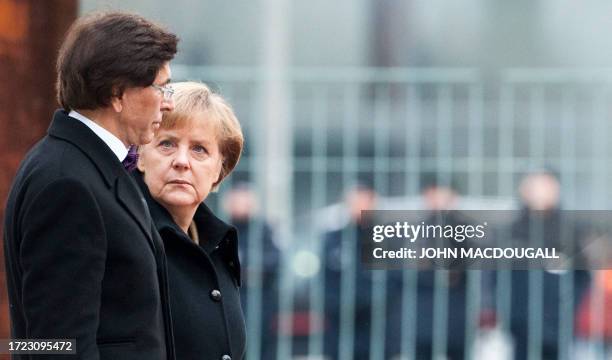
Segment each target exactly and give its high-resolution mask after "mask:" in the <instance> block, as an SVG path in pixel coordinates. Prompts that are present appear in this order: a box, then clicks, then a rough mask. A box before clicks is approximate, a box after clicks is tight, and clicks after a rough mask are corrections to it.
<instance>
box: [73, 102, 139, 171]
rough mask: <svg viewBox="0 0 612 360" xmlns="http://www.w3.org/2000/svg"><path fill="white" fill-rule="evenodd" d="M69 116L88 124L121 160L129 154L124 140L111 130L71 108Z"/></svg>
mask: <svg viewBox="0 0 612 360" xmlns="http://www.w3.org/2000/svg"><path fill="white" fill-rule="evenodd" d="M68 116H70V117H72V118H75V119H77V120H79V121H80V122H82V123H83V124H85V125H87V127H88V128H90V129H91V131H93V132H94V133H95V134H96V135H98V137H99V138H100V139H102V141H104V143H105V144H106V145H108V147H109V148H110V149H111V150H112V151H113V153H115V155H117V158H118V159H119V161H123V160H124V159H125V157H126V156H127V154H128V149H127V148H126V147H125V145H124V144H123V142H122V141H121V140H119V138H118V137H116V136H115V135H113V134H112V133H111V132H110V131H108V130H106V129H105V128H103V127H102V126H100V125H98V124H96V123H95V122H94V121H92V120H90V119H88V118H86V117H85V116H83V115H81V114H79V113H78V112H76V111H74V110H71V111H70V113H69V114H68Z"/></svg>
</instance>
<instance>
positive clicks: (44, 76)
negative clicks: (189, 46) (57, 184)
mask: <svg viewBox="0 0 612 360" xmlns="http://www.w3.org/2000/svg"><path fill="white" fill-rule="evenodd" d="M77 10H78V1H77V0H45V1H38V0H0V154H1V155H0V219H4V209H5V205H6V196H7V193H8V191H9V188H10V185H11V182H12V179H13V176H14V175H15V172H16V171H17V167H18V165H19V162H20V161H21V159H22V158H23V156H24V155H25V153H26V152H27V151H28V149H29V148H30V147H31V146H32V145H33V144H34V143H35V142H36V141H37V140H38V139H40V138H41V137H42V136H43V135H44V133H45V131H46V129H47V127H48V126H49V122H50V120H51V115H52V114H53V111H54V110H55V109H56V108H57V107H58V104H57V101H56V98H55V59H56V56H57V51H58V48H59V46H60V44H61V41H62V38H63V36H64V33H65V32H66V30H67V29H68V27H69V26H70V24H71V23H72V22H73V21H74V19H75V18H76V16H77ZM2 228H3V220H0V233H3V232H2V231H3V230H2ZM2 238H3V236H2ZM1 251H2V247H0V252H1ZM0 273H1V274H0V338H3V339H6V338H8V337H9V321H8V305H7V304H8V301H7V294H6V282H5V273H4V256H1V257H0Z"/></svg>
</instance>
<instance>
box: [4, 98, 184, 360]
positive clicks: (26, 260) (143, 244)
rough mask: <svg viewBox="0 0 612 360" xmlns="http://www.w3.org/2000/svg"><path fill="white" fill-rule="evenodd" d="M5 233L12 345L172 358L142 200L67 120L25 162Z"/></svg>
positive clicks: (162, 285) (159, 257)
mask: <svg viewBox="0 0 612 360" xmlns="http://www.w3.org/2000/svg"><path fill="white" fill-rule="evenodd" d="M4 229H5V230H4V231H5V233H4V251H5V258H6V274H7V284H8V293H9V302H10V315H11V331H12V337H13V338H30V339H52V338H64V339H70V338H73V339H76V350H77V354H78V356H74V355H71V356H67V357H66V358H69V359H77V358H78V359H88V360H89V359H93V360H96V359H112V360H122V359H130V360H137V359H146V360H156V359H160V360H162V359H163V360H166V359H173V358H174V353H173V340H172V332H171V329H170V325H171V323H170V313H169V304H168V294H167V279H166V264H165V257H164V249H163V244H162V242H161V239H160V238H159V234H158V233H157V232H156V231H155V229H154V228H153V225H152V222H151V219H150V215H149V213H148V210H147V208H146V204H145V203H144V199H143V198H142V195H141V193H140V191H139V189H138V188H137V186H136V184H135V183H134V181H133V179H132V178H131V177H130V175H129V174H128V173H127V172H126V171H125V170H124V168H123V166H122V165H121V163H120V162H119V160H118V159H117V157H116V155H115V154H114V153H113V152H112V151H111V150H110V148H109V147H108V146H107V145H106V144H105V143H104V142H103V141H102V140H101V139H100V138H99V137H97V136H96V135H95V134H94V133H93V132H92V131H91V130H90V129H89V128H88V127H87V126H85V125H84V124H83V123H81V122H79V121H78V120H76V119H73V118H70V117H68V115H67V113H66V112H64V111H61V110H59V111H57V112H56V113H55V115H54V119H53V122H52V124H51V126H50V128H49V131H48V135H47V136H46V137H45V138H43V139H42V140H41V141H40V142H39V143H38V144H37V145H36V146H35V147H34V148H33V149H32V150H31V151H30V152H29V154H28V155H27V156H26V158H25V160H24V161H23V162H22V164H21V166H20V169H19V171H18V173H17V176H16V177H15V180H14V183H13V186H12V189H11V192H10V194H9V198H8V203H7V207H6V217H5V227H4ZM16 358H19V359H29V356H26V355H22V356H21V357H16ZM36 358H37V359H39V358H41V357H38V356H37V357H36ZM49 358H50V359H60V358H63V357H61V356H57V355H52V356H50V357H49Z"/></svg>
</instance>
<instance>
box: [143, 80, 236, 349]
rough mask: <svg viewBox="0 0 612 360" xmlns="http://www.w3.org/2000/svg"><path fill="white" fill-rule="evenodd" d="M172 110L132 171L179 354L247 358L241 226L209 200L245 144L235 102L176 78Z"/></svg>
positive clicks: (233, 165) (145, 147)
mask: <svg viewBox="0 0 612 360" xmlns="http://www.w3.org/2000/svg"><path fill="white" fill-rule="evenodd" d="M173 90H174V102H175V110H174V111H173V112H171V113H168V114H164V117H163V120H162V123H161V126H160V128H159V130H157V131H156V133H155V137H154V139H153V141H152V142H151V143H150V144H147V145H144V146H142V147H141V148H140V156H139V159H138V163H137V166H138V170H139V171H137V172H134V177H135V179H136V180H137V182H138V184H139V185H140V187H141V190H142V192H143V193H144V194H145V199H146V202H147V204H148V207H149V211H150V213H151V217H152V218H153V221H154V224H155V227H156V228H157V231H159V234H160V235H161V237H162V239H163V242H164V246H165V249H166V254H167V259H168V260H167V262H168V278H169V280H168V283H169V289H170V304H171V310H172V320H173V330H174V336H175V343H176V356H177V359H181V360H183V359H184V360H189V359H194V360H195V359H223V360H231V359H242V358H243V356H244V353H245V345H246V336H245V324H244V317H243V313H242V308H241V304H240V295H239V287H240V262H239V259H238V237H237V233H236V229H235V228H234V227H233V226H231V225H228V224H226V223H225V222H223V221H221V220H220V219H219V218H217V217H216V216H215V215H214V214H213V213H212V211H211V210H210V209H209V208H208V207H207V206H206V205H205V204H204V202H203V201H204V200H205V199H206V197H207V196H208V194H209V193H210V192H211V191H213V190H214V189H216V188H217V187H218V186H219V184H220V183H221V181H222V180H223V179H225V178H226V177H227V176H228V175H229V174H230V173H231V172H232V170H233V169H234V167H235V166H236V164H237V163H238V160H239V158H240V154H241V152H242V146H243V135H242V130H241V129H240V124H239V123H238V120H237V119H236V116H235V115H234V112H233V111H232V109H231V107H230V106H229V105H228V104H227V103H226V102H225V100H224V99H223V98H221V97H220V96H219V95H217V94H214V93H212V92H211V91H210V90H209V89H208V87H207V86H206V85H204V84H201V83H194V82H185V83H177V84H174V85H173Z"/></svg>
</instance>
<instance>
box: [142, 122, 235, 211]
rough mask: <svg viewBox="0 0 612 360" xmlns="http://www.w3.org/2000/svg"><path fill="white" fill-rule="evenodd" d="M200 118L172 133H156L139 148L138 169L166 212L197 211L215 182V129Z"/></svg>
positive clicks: (218, 156)
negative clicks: (174, 209) (188, 209)
mask: <svg viewBox="0 0 612 360" xmlns="http://www.w3.org/2000/svg"><path fill="white" fill-rule="evenodd" d="M205 116H206V115H204V114H200V115H196V116H194V117H193V118H192V119H191V120H190V121H187V124H186V125H185V126H182V127H179V128H175V129H159V130H158V131H157V133H156V134H155V137H154V139H153V141H152V142H151V143H149V144H147V145H144V146H143V147H142V150H141V153H140V158H139V160H138V169H139V170H140V171H142V172H144V181H145V183H146V184H147V186H148V188H149V191H150V192H151V195H152V196H153V198H154V199H155V200H157V202H159V203H160V204H161V205H163V206H164V207H165V208H167V209H168V210H171V209H173V208H181V207H193V208H195V207H197V206H198V205H199V204H200V203H201V202H202V201H203V200H204V199H205V198H206V196H208V193H209V192H210V191H211V189H212V187H213V184H214V183H215V182H216V181H217V180H218V179H219V174H220V173H221V166H222V162H223V158H222V156H221V153H220V152H219V144H218V141H217V129H216V128H215V126H214V125H213V124H211V122H210V121H208V120H207V119H205V118H203V117H205Z"/></svg>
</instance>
